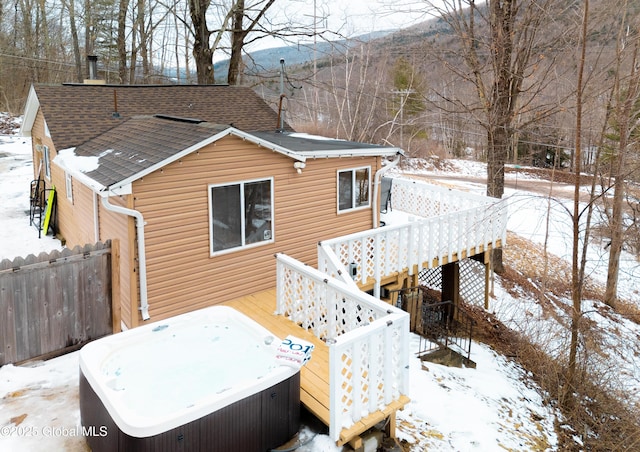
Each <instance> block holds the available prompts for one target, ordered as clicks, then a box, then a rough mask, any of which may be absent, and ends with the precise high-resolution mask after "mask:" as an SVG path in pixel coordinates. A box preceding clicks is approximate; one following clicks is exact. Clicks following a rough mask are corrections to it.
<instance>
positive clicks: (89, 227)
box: [31, 111, 96, 248]
mask: <svg viewBox="0 0 640 452" xmlns="http://www.w3.org/2000/svg"><path fill="white" fill-rule="evenodd" d="M31 135H32V142H33V149H34V151H33V162H34V175H36V173H37V171H38V166H39V164H40V163H39V162H40V159H41V158H42V154H41V153H40V152H38V151H36V150H35V145H36V144H42V145H44V146H47V147H48V148H49V159H50V168H51V179H47V178H46V177H44V174H45V170H44V164H43V166H42V168H41V170H40V174H42V177H43V179H44V181H45V185H46V187H47V188H51V187H52V186H55V187H56V199H57V201H56V209H57V212H56V215H57V222H56V227H57V228H58V235H59V236H60V238H61V239H62V240H64V241H65V242H66V243H65V244H66V245H67V246H68V247H71V248H72V247H74V246H76V245H80V246H84V245H86V244H87V243H94V242H95V241H96V237H95V233H94V231H95V229H94V218H93V192H92V191H91V190H90V189H88V188H87V187H84V186H83V185H81V184H79V183H78V182H77V181H75V180H74V181H73V190H74V192H73V203H71V202H70V201H69V200H68V199H67V193H66V179H65V172H64V170H63V169H62V168H60V167H59V166H58V165H56V164H55V163H54V162H53V160H54V159H55V157H56V155H57V150H56V149H55V147H54V145H53V142H52V141H51V138H49V137H47V136H46V135H45V124H44V118H43V116H42V112H41V111H39V112H38V114H37V115H36V119H35V121H34V124H33V128H32V131H31Z"/></svg>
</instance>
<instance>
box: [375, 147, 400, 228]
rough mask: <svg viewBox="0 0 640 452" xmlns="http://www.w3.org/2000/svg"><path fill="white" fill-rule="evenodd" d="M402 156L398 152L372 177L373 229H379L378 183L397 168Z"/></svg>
mask: <svg viewBox="0 0 640 452" xmlns="http://www.w3.org/2000/svg"><path fill="white" fill-rule="evenodd" d="M401 155H402V154H401V153H400V152H398V153H396V155H395V157H394V159H393V160H392V161H390V162H387V164H386V165H385V166H384V167H382V168H380V170H378V172H377V173H376V175H375V177H374V185H373V209H371V210H373V227H374V228H377V227H379V221H378V214H379V210H380V200H379V198H380V194H379V190H378V188H379V187H380V181H381V180H382V176H383V175H384V173H386V172H387V171H389V170H390V169H392V168H395V167H396V166H398V163H400V156H401Z"/></svg>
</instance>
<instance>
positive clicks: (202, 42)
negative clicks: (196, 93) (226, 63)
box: [189, 0, 215, 85]
mask: <svg viewBox="0 0 640 452" xmlns="http://www.w3.org/2000/svg"><path fill="white" fill-rule="evenodd" d="M209 4H210V1H209V0H189V14H190V15H191V22H192V23H193V32H194V36H193V59H194V60H195V62H196V72H197V74H198V84H199V85H211V84H214V83H215V76H214V73H213V50H211V47H209V38H210V36H211V31H210V30H209V28H208V27H207V17H206V15H207V9H208V8H209Z"/></svg>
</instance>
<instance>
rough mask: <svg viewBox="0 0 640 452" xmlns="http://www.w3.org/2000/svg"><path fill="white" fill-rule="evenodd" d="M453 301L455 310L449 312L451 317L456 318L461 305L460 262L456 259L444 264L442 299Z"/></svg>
mask: <svg viewBox="0 0 640 452" xmlns="http://www.w3.org/2000/svg"><path fill="white" fill-rule="evenodd" d="M441 301H451V302H452V303H453V312H450V313H449V317H450V319H454V318H456V313H457V309H458V306H459V305H460V304H459V303H460V262H459V261H455V262H451V263H449V264H445V265H443V266H442V299H441Z"/></svg>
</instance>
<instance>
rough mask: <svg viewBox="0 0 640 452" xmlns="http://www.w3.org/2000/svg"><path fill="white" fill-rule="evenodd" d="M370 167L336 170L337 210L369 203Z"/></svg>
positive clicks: (354, 207)
mask: <svg viewBox="0 0 640 452" xmlns="http://www.w3.org/2000/svg"><path fill="white" fill-rule="evenodd" d="M370 193H371V167H370V166H363V167H361V168H351V169H348V170H341V171H338V212H346V211H349V210H354V209H360V208H366V207H369V206H370V205H371V198H370Z"/></svg>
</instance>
